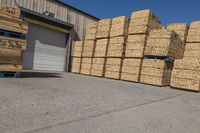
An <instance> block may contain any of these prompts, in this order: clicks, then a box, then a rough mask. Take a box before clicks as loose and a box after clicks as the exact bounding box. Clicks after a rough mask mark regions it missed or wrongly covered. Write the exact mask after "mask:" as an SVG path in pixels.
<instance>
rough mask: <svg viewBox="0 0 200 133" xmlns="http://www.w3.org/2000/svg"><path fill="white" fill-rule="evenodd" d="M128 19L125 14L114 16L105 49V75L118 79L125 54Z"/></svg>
mask: <svg viewBox="0 0 200 133" xmlns="http://www.w3.org/2000/svg"><path fill="white" fill-rule="evenodd" d="M128 24H129V20H128V17H126V16H121V17H117V18H114V19H113V20H112V26H111V31H110V39H109V44H108V49H107V60H106V71H105V77H106V78H112V79H120V77H121V69H122V61H123V58H124V54H125V45H126V41H127V33H128Z"/></svg>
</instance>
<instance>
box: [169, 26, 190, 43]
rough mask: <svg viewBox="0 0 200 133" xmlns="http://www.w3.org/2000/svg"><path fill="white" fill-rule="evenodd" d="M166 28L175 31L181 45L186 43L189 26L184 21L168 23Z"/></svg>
mask: <svg viewBox="0 0 200 133" xmlns="http://www.w3.org/2000/svg"><path fill="white" fill-rule="evenodd" d="M167 29H169V30H173V31H175V32H176V33H177V34H178V35H179V37H180V38H181V40H182V42H183V45H185V44H186V39H187V35H188V30H189V26H188V25H187V24H186V23H175V24H169V25H168V26H167Z"/></svg>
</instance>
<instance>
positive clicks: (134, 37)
mask: <svg viewBox="0 0 200 133" xmlns="http://www.w3.org/2000/svg"><path fill="white" fill-rule="evenodd" d="M161 28H162V24H161V23H160V21H159V20H158V18H157V17H156V16H155V15H154V13H153V12H152V11H150V10H142V11H136V12H133V13H132V16H131V21H130V25H129V31H128V40H127V44H126V50H125V59H124V62H123V68H122V77H121V79H122V80H127V81H133V82H140V81H139V80H140V73H141V65H142V61H143V58H144V48H145V46H146V43H147V38H148V35H149V32H150V31H151V30H152V29H161ZM127 61H130V62H132V63H128V62H127ZM128 70H130V71H128Z"/></svg>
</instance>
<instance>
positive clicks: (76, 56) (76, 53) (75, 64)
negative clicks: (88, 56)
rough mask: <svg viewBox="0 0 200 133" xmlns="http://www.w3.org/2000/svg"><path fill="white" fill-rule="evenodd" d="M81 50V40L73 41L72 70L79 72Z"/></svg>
mask: <svg viewBox="0 0 200 133" xmlns="http://www.w3.org/2000/svg"><path fill="white" fill-rule="evenodd" d="M82 52H83V42H82V41H75V43H74V47H73V53H72V59H71V60H72V70H71V71H72V72H73V73H80V69H81V60H82Z"/></svg>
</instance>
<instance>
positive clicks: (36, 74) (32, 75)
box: [21, 72, 62, 78]
mask: <svg viewBox="0 0 200 133" xmlns="http://www.w3.org/2000/svg"><path fill="white" fill-rule="evenodd" d="M21 78H62V76H61V74H60V73H51V72H22V73H21Z"/></svg>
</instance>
